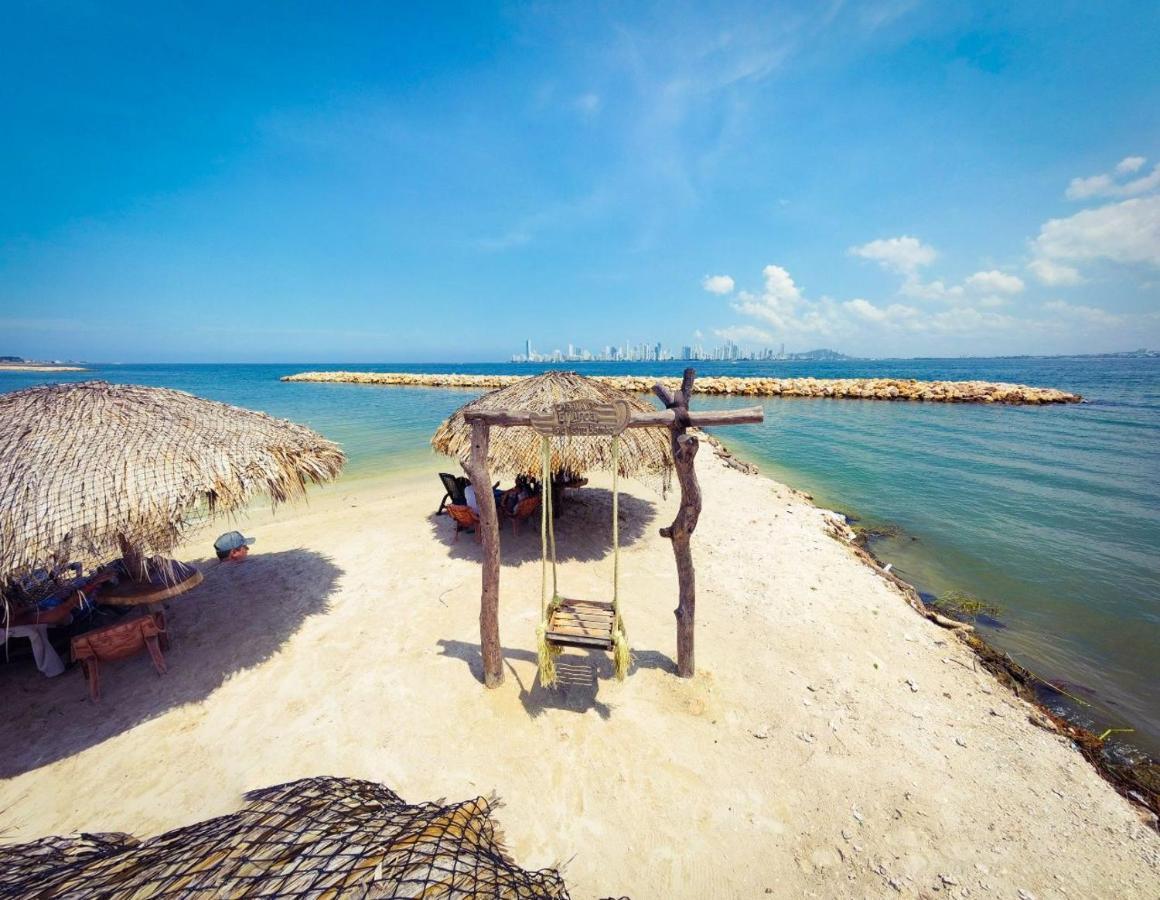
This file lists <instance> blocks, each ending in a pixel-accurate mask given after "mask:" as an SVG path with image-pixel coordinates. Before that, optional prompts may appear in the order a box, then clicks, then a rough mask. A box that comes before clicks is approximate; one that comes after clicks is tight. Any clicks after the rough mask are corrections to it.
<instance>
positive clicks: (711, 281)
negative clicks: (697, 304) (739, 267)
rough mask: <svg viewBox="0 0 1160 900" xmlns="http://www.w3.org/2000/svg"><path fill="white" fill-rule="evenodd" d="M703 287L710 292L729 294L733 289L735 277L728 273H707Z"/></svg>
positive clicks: (703, 280)
mask: <svg viewBox="0 0 1160 900" xmlns="http://www.w3.org/2000/svg"><path fill="white" fill-rule="evenodd" d="M701 287H703V288H704V289H705V290H707V291H708V292H709V293H710V294H728V293H730V292H731V291H732V290H733V279H732V278H731V277H729V276H728V275H706V276H705V277H704V278H703V279H702V281H701Z"/></svg>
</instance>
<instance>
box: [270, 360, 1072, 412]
mask: <svg viewBox="0 0 1160 900" xmlns="http://www.w3.org/2000/svg"><path fill="white" fill-rule="evenodd" d="M533 374H538V373H537V372H536V370H535V369H534V368H532V369H529V370H528V375H533ZM521 377H525V376H521V375H460V374H425V375H418V374H410V373H406V372H299V373H297V374H295V375H283V376H282V381H322V382H350V383H354V384H383V385H413V386H421V387H466V388H480V389H490V388H497V387H507V386H508V385H510V384H514V383H515V382H517V381H519V380H520V378H521ZM594 377H595V378H596V379H597V380H599V381H603V382H605V383H606V384H611V385H613V386H614V387H618V388H620V389H621V390H625V391H630V392H633V393H638V394H647V393H649V392H650V391H651V390H652V386H653V384H655V383H656V382H657V381H658V380H660V381H662V383H664V384H667V385H669V386H670V387H672V388H676V387H677V386H678V383H677V381H676V380H675V379H671V378H666V379H656V378H645V377H638V376H624V375H604V376H599V375H598V376H594ZM693 392H694V393H697V394H721V395H725V396H730V395H735V394H740V395H745V396H751V397H834V398H847V399H866V400H881V401H885V402H891V401H896V400H918V401H924V402H931V403H1008V404H1029V405H1033V406H1036V405H1040V404H1044V403H1079V402H1081V401H1082V400H1083V398H1082V397H1080V396H1079V395H1078V394H1070V393H1067V392H1066V391H1060V390H1056V389H1054V388H1040V387H1029V386H1027V385H1022V384H990V383H987V382H983V381H913V380H899V379H894V378H862V379H855V378H828V379H826V378H823V379H817V378H789V379H785V380H784V381H783V380H780V379H776V378H731V377H723V378H702V379H700V380H699V381H697V382H696V383H695V384H694V386H693Z"/></svg>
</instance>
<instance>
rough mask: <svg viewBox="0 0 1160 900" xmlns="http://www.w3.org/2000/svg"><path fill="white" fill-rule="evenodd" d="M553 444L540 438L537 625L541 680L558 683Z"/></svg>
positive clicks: (550, 685) (558, 649)
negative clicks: (553, 637) (553, 639)
mask: <svg viewBox="0 0 1160 900" xmlns="http://www.w3.org/2000/svg"><path fill="white" fill-rule="evenodd" d="M551 478H552V445H551V443H550V441H549V440H548V436H547V435H546V434H545V435H543V436H542V437H541V438H540V624H539V625H537V626H536V658H537V662H538V663H539V667H540V684H542V685H543V686H544V687H555V686H556V657H557V656H559V655H560V653H561V652H562V649H561V648H560V647H557V646H555V645H553V644H549V643H548V623H549V622H550V621H551V620H552V613H554V612H555V611H556V607H557V606H559V605H560V592H559V588H558V587H557V581H556V523H555V520H554V518H553V516H552V490H551ZM549 548H550V552H551V556H552V599H551V600H548V554H549Z"/></svg>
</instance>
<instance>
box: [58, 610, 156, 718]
mask: <svg viewBox="0 0 1160 900" xmlns="http://www.w3.org/2000/svg"><path fill="white" fill-rule="evenodd" d="M167 646H168V642H167V641H166V640H165V616H164V614H162V613H159V612H154V613H149V614H148V615H144V616H135V617H134V618H131V619H122V620H121V621H120V622H114V623H113V624H112V625H105V626H104V627H103V628H95V629H93V630H92V631H86V632H85V633H84V634H80V635H77V636H76V637H75V638H73V639H72V658H73V660H74V661H75V662H79V663H80V664H81V671H82V672H83V673H84V676H85V680H86V681H88V683H89V696H90V697H92V699H93V702H94V703H95V702H97V701H99V700H100V699H101V663H103V662H112V661H113V660H117V659H128V658H129V657H130V656H136V655H137V654H138V653H141V652H143V651H148V652H149V656H150V658H151V659H152V660H153V668H155V669H156V670H157V674H158V675H164V674H165V657H164V656H162V649H163V648H164V647H167Z"/></svg>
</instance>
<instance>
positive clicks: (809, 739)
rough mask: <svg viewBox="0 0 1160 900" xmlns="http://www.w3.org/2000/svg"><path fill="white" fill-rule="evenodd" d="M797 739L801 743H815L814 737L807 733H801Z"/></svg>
mask: <svg viewBox="0 0 1160 900" xmlns="http://www.w3.org/2000/svg"><path fill="white" fill-rule="evenodd" d="M797 737H798V740H799V741H805V742H806V743H807V744H812V743H813V742H814V736H813V735H812V734H810V733H809V732H807V731H799V732H798V733H797Z"/></svg>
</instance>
